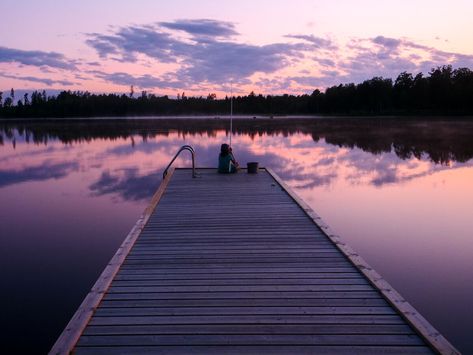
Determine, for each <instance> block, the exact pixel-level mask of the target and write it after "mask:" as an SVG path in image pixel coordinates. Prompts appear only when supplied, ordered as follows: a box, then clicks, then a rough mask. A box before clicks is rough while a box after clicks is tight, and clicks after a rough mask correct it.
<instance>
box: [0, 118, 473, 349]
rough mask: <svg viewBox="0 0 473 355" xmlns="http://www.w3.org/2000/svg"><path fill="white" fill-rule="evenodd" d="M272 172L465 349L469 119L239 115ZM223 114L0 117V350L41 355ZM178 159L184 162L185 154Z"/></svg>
mask: <svg viewBox="0 0 473 355" xmlns="http://www.w3.org/2000/svg"><path fill="white" fill-rule="evenodd" d="M233 127H234V136H233V146H234V151H235V155H236V158H237V160H239V161H240V162H241V163H243V164H245V163H246V162H248V161H259V162H260V164H261V165H263V166H268V167H271V168H273V169H274V170H275V171H276V173H278V174H279V175H280V176H281V177H282V178H283V179H284V180H285V181H286V182H287V183H288V184H289V185H290V186H292V187H293V188H294V189H295V190H296V192H297V193H298V194H299V195H300V196H301V197H302V198H303V199H304V200H305V201H306V202H307V203H308V204H309V205H311V207H312V208H313V209H314V210H315V211H316V212H317V213H318V214H319V215H321V216H322V218H323V219H324V220H325V221H326V222H327V223H328V224H329V225H330V226H331V227H332V229H333V230H334V231H335V232H337V233H338V234H339V235H341V236H342V238H343V239H344V240H345V241H346V242H348V243H349V244H350V245H351V246H352V247H353V248H354V249H355V250H357V251H358V252H359V253H360V254H361V255H362V256H363V257H364V258H365V259H366V260H367V261H368V263H370V264H371V265H372V266H373V267H374V268H375V269H376V270H377V271H378V272H379V273H380V274H381V275H382V276H384V278H386V279H387V280H388V282H390V283H391V284H392V285H393V286H394V288H396V289H397V290H398V291H399V292H400V293H401V294H402V295H403V296H404V297H405V298H406V299H407V300H408V301H409V302H410V303H411V304H412V305H413V306H414V307H415V308H417V309H418V310H419V311H420V312H421V314H422V315H423V316H424V317H426V318H427V319H428V320H429V321H430V322H431V323H432V324H433V325H434V326H435V327H436V328H437V329H438V330H439V331H440V332H441V333H442V334H444V335H445V336H446V337H447V339H449V340H450V341H451V342H452V343H453V344H454V345H455V346H456V347H457V348H458V349H459V350H460V351H462V352H464V353H465V354H467V353H473V340H472V337H471V333H472V329H473V292H472V291H473V120H470V122H468V121H460V120H453V119H450V120H448V119H435V120H434V121H431V122H429V121H426V120H420V119H416V120H413V119H411V120H400V119H354V118H351V119H315V120H314V119H312V120H309V119H294V120H289V121H288V120H283V119H273V120H271V119H262V118H257V119H248V120H244V119H240V120H235V121H234V125H233ZM228 133H229V132H228V120H226V119H224V118H222V119H208V120H207V119H198V120H197V119H195V120H163V119H160V120H142V119H139V120H74V121H61V120H56V121H45V122H42V123H29V122H27V121H16V122H10V123H6V122H5V121H0V201H1V205H0V244H1V258H0V270H1V275H2V292H1V293H0V302H1V304H2V306H3V307H2V322H1V327H2V329H1V332H0V334H2V335H1V337H2V341H1V345H0V346H1V347H2V348H1V349H0V352H1V353H21V352H30V353H46V352H47V351H48V350H49V349H50V347H51V346H52V344H53V343H54V341H55V340H56V338H57V337H58V336H59V334H60V333H61V332H62V330H63V329H64V327H65V325H66V324H67V322H68V321H69V319H70V318H71V316H72V315H73V313H74V312H75V310H76V309H77V307H78V306H79V304H80V303H81V301H82V300H83V298H84V297H85V295H86V294H87V293H88V291H89V290H90V288H91V287H92V285H93V283H94V282H95V281H96V279H97V278H98V276H99V275H100V273H101V272H102V270H103V269H104V267H105V265H106V264H107V262H108V261H109V260H110V258H111V257H112V256H113V254H114V253H115V251H116V249H117V248H118V247H119V245H120V244H121V242H122V241H123V239H124V238H125V236H126V235H127V233H128V232H129V230H130V229H131V228H132V226H133V225H134V224H135V222H136V220H137V219H138V217H139V216H140V214H141V213H142V211H143V210H144V208H145V207H146V205H147V203H148V201H149V200H150V198H151V196H152V195H153V193H154V192H155V190H156V189H157V187H158V186H159V184H160V181H161V174H162V171H163V169H164V168H165V166H166V165H167V164H168V162H169V161H170V160H171V158H172V157H173V155H174V153H175V152H176V151H177V149H178V148H179V147H180V146H181V145H183V144H190V145H192V146H193V147H194V148H195V150H196V153H197V165H198V166H200V167H212V166H215V165H216V159H217V154H218V152H219V147H220V144H221V143H223V142H227V141H228ZM176 165H177V166H181V167H188V166H190V159H189V157H188V156H187V155H186V152H184V154H183V157H182V158H180V159H179V160H178V161H177V164H176Z"/></svg>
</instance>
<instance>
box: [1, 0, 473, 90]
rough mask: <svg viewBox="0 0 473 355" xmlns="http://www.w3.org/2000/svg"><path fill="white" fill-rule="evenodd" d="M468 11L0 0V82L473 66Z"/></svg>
mask: <svg viewBox="0 0 473 355" xmlns="http://www.w3.org/2000/svg"><path fill="white" fill-rule="evenodd" d="M97 3H98V4H97ZM355 3H356V4H355ZM6 14H8V15H6ZM471 14H473V2H471V1H466V0H452V1H450V2H448V3H445V2H440V1H426V0H418V1H416V0H411V1H407V0H400V1H397V2H395V3H394V2H385V1H374V0H360V1H356V2H354V1H348V0H339V1H336V2H334V1H308V0H307V1H304V0H291V1H283V0H281V1H258V2H257V4H254V3H253V2H252V1H238V2H233V1H232V2H231V1H220V2H215V1H210V0H204V1H198V2H196V1H190V0H189V1H185V0H175V1H172V2H158V1H151V0H150V1H144V0H143V1H133V2H130V1H126V2H125V1H111V0H106V1H100V2H93V1H89V0H84V1H80V2H78V1H76V2H72V1H62V2H57V1H52V0H46V1H41V2H38V1H33V0H25V1H22V2H18V1H13V0H3V1H2V21H1V22H0V31H1V33H2V34H3V35H2V38H1V39H0V90H3V91H7V90H9V89H10V88H11V87H14V88H15V89H17V90H18V89H24V90H33V89H47V90H55V89H56V90H60V89H70V90H88V91H92V92H128V90H129V87H130V85H134V86H135V91H140V90H147V91H148V92H153V93H156V94H159V95H161V94H167V95H171V96H174V95H176V93H177V92H182V91H185V92H186V93H187V94H188V95H206V94H208V93H209V92H216V93H217V95H218V96H222V95H225V94H226V93H229V91H230V84H231V83H232V84H233V88H234V91H236V92H237V93H242V94H246V93H248V92H249V91H251V90H254V91H255V92H257V93H263V94H277V93H283V92H287V93H310V92H312V91H313V90H314V89H315V88H319V89H324V88H325V87H327V86H330V85H335V84H338V83H347V82H359V81H362V80H364V79H369V78H371V77H373V76H384V77H391V78H394V77H396V76H397V75H398V74H399V73H400V72H402V71H409V72H413V73H417V72H420V71H423V72H424V73H427V72H428V71H429V70H430V69H431V68H432V67H434V66H438V65H444V64H452V65H453V66H454V67H470V68H472V67H473V31H470V30H467V29H470V28H471V24H470V22H471V19H470V17H471Z"/></svg>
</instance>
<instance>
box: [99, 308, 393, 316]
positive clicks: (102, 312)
mask: <svg viewBox="0 0 473 355" xmlns="http://www.w3.org/2000/svg"><path fill="white" fill-rule="evenodd" d="M392 314H396V312H395V311H394V310H393V309H392V308H391V307H389V306H381V307H301V306H293V307H270V306H252V307H241V306H234V307H216V306H213V307H180V308H172V307H140V308H136V307H133V308H125V307H116V308H102V307H100V308H98V309H97V310H96V312H95V316H96V317H128V316H133V317H135V316H144V317H152V316H171V315H173V316H182V315H200V316H203V315H210V316H221V315H224V316H225V315H238V316H240V315H354V316H357V315H392Z"/></svg>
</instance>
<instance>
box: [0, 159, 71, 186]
mask: <svg viewBox="0 0 473 355" xmlns="http://www.w3.org/2000/svg"><path fill="white" fill-rule="evenodd" d="M78 166H79V165H78V163H77V162H62V163H50V162H45V163H42V164H41V165H37V166H29V167H26V168H23V169H20V170H3V169H2V170H0V188H1V187H5V186H8V185H15V184H19V183H22V182H28V181H43V180H49V179H60V178H63V177H65V176H67V175H69V174H70V173H71V172H73V171H77V170H78Z"/></svg>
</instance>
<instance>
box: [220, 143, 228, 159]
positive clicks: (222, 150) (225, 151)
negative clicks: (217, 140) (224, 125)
mask: <svg viewBox="0 0 473 355" xmlns="http://www.w3.org/2000/svg"><path fill="white" fill-rule="evenodd" d="M228 154H230V146H229V145H228V144H226V143H224V144H222V145H221V146H220V156H222V157H226V156H227V155H228Z"/></svg>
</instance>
